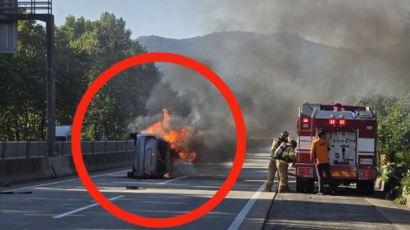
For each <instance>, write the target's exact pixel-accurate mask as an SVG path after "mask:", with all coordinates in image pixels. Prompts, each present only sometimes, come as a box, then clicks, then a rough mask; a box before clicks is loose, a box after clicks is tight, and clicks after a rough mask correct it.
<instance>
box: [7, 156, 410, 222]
mask: <svg viewBox="0 0 410 230" xmlns="http://www.w3.org/2000/svg"><path fill="white" fill-rule="evenodd" d="M267 164H268V154H267V153H265V154H262V153H259V154H248V155H247V159H246V162H245V164H244V167H243V171H242V173H241V175H240V178H239V180H238V182H237V184H236V185H235V187H234V188H233V190H232V191H231V192H230V193H229V195H228V196H227V198H226V199H225V200H224V201H223V202H222V203H221V204H220V205H219V206H217V207H216V208H215V209H214V210H212V211H211V212H210V213H209V214H207V215H205V216H204V217H202V218H200V219H198V220H196V221H194V222H191V223H189V224H186V225H182V226H178V227H176V228H173V229H198V230H201V229H206V230H210V229H212V230H218V229H229V230H233V229H319V228H322V229H410V212H409V210H408V209H406V208H403V207H399V206H397V205H394V204H392V203H391V202H390V201H384V200H382V199H379V198H377V195H376V196H375V197H371V198H368V197H363V196H360V195H358V194H356V192H355V191H354V190H353V189H351V188H342V189H340V190H339V193H338V194H337V195H336V196H320V197H318V196H316V195H314V194H297V193H289V194H275V193H266V192H262V191H261V190H262V188H263V184H264V182H265V181H264V180H265V177H266V172H267V169H266V167H267ZM180 168H181V169H182V171H183V172H184V173H185V176H184V175H182V176H176V177H174V178H173V179H170V180H162V179H161V180H137V179H131V178H127V177H126V176H125V175H126V171H127V170H128V169H121V170H116V171H108V172H100V173H97V174H93V175H92V176H93V180H94V182H95V184H96V185H97V186H98V188H99V189H100V190H101V191H102V192H103V193H104V195H105V196H106V197H108V198H109V199H111V200H112V202H114V203H115V204H116V205H118V206H119V207H121V208H123V209H125V210H127V211H129V212H132V213H135V214H139V215H143V216H148V217H169V216H176V215H180V214H183V213H186V212H188V211H189V210H192V209H194V208H196V207H198V206H199V205H201V204H202V203H204V202H205V201H206V200H207V199H209V198H210V197H211V196H212V195H213V194H214V193H215V192H216V191H217V190H218V189H219V187H220V185H221V184H222V183H223V181H224V180H225V177H226V175H227V174H228V172H229V170H230V165H229V164H226V165H200V166H195V167H194V166H189V165H180ZM127 186H136V189H127V188H126V187H127ZM275 186H276V185H275ZM291 186H294V183H293V182H291ZM1 191H2V192H5V191H8V192H14V194H13V193H11V194H4V193H2V194H0V229H10V230H11V229H75V230H77V229H89V230H91V229H93V230H94V229H144V228H142V227H138V226H134V225H131V224H128V223H126V222H123V221H122V220H119V219H117V218H116V217H114V216H112V215H111V214H109V213H108V212H106V211H105V210H104V209H103V208H101V207H100V206H99V205H97V204H96V203H95V201H94V200H93V199H92V198H91V197H90V195H89V194H88V193H87V192H86V191H85V189H84V187H83V186H82V184H81V182H80V181H79V180H78V178H76V177H72V178H66V179H63V180H49V181H42V182H36V183H34V184H26V185H19V186H13V187H11V188H3V189H1ZM26 192H32V193H29V194H25V193H26ZM274 197H275V199H274V200H273V198H274Z"/></svg>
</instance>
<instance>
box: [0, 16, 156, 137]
mask: <svg viewBox="0 0 410 230" xmlns="http://www.w3.org/2000/svg"><path fill="white" fill-rule="evenodd" d="M55 35H56V37H55V45H56V61H55V76H56V122H57V124H71V123H72V119H73V116H74V112H75V109H76V106H77V104H78V102H79V101H80V99H81V96H82V94H83V93H84V92H85V90H86V88H87V87H88V86H89V85H90V84H91V82H92V81H93V80H94V79H95V78H96V77H97V76H98V75H100V74H101V73H102V72H103V71H104V70H105V69H106V68H108V67H109V66H111V65H113V64H114V63H116V62H118V61H120V60H122V59H124V58H127V57H129V56H132V55H136V54H140V53H143V52H145V50H144V49H143V48H142V47H141V46H140V45H139V44H138V42H137V41H136V40H133V39H131V31H130V30H128V29H126V24H125V21H124V20H123V19H122V18H116V17H115V16H114V15H113V14H110V13H104V14H102V16H101V18H100V19H99V20H96V21H90V20H85V19H84V18H83V17H79V18H75V17H73V16H69V17H67V18H66V22H65V24H64V25H62V26H60V27H57V28H56V33H55ZM18 36H19V41H18V53H17V54H12V55H10V54H1V55H0V73H1V74H0V92H1V96H0V107H1V110H0V119H1V120H0V139H1V140H44V137H45V128H46V126H45V111H46V104H45V99H46V81H45V80H46V79H45V58H46V52H45V29H44V27H43V26H41V25H39V24H36V23H35V22H34V21H21V22H19V24H18ZM158 81H159V75H158V70H157V68H156V67H155V65H154V64H146V65H140V66H137V67H134V68H131V69H129V70H127V71H124V72H123V73H121V74H119V76H117V77H115V78H114V79H113V80H111V81H110V82H109V83H107V84H106V85H105V86H104V87H103V88H102V90H101V91H100V92H99V93H98V94H97V95H96V97H95V99H94V100H93V101H92V104H91V106H90V108H89V110H88V113H87V116H86V118H85V124H84V128H83V131H84V133H83V136H84V137H85V138H87V139H100V138H101V137H102V136H104V135H105V136H107V137H108V138H109V139H120V138H124V137H126V136H127V125H128V123H129V122H130V121H131V120H132V119H134V118H135V117H137V116H139V115H143V114H144V113H145V112H146V111H145V101H146V99H147V98H148V96H149V93H150V91H151V89H152V88H153V86H154V85H155V84H156V83H157V82H158Z"/></svg>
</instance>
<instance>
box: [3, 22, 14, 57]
mask: <svg viewBox="0 0 410 230" xmlns="http://www.w3.org/2000/svg"><path fill="white" fill-rule="evenodd" d="M16 52H17V22H8V23H6V22H0V53H16Z"/></svg>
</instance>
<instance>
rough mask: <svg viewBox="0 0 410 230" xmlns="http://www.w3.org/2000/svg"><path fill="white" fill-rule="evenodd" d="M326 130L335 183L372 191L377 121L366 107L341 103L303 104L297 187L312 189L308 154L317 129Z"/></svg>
mask: <svg viewBox="0 0 410 230" xmlns="http://www.w3.org/2000/svg"><path fill="white" fill-rule="evenodd" d="M320 129H323V130H325V131H326V133H327V134H326V138H327V140H328V141H329V147H330V150H329V152H328V155H329V164H330V173H331V175H332V179H333V181H334V183H336V184H337V185H340V184H350V183H356V188H357V190H358V191H359V192H361V193H365V194H371V193H373V192H374V181H375V179H376V170H377V155H376V154H377V151H376V137H377V121H376V117H375V116H374V115H373V113H372V112H371V111H370V109H369V108H367V107H360V106H345V105H341V104H340V103H337V104H333V105H321V104H313V103H304V104H302V105H301V106H300V108H299V118H298V120H297V136H298V149H297V152H296V164H295V167H296V190H297V191H298V192H313V190H314V182H315V180H317V175H316V167H315V164H314V162H313V159H312V158H311V156H310V148H311V143H312V141H313V140H314V139H315V138H316V136H317V134H318V130H320Z"/></svg>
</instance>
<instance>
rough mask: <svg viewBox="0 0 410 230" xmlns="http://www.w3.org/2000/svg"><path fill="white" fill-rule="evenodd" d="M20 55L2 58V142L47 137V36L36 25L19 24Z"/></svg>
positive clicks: (32, 22)
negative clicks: (45, 129) (45, 46)
mask: <svg viewBox="0 0 410 230" xmlns="http://www.w3.org/2000/svg"><path fill="white" fill-rule="evenodd" d="M18 38H19V40H18V50H19V51H18V53H16V54H2V55H0V73H1V75H0V82H1V84H0V91H1V92H2V95H1V97H0V105H1V111H0V119H1V123H0V139H2V140H16V141H18V140H42V139H44V136H45V131H44V128H45V108H46V105H45V94H46V87H45V86H46V85H45V48H44V45H45V32H44V29H43V27H42V26H40V25H38V24H36V23H35V22H34V21H19V23H18Z"/></svg>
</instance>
